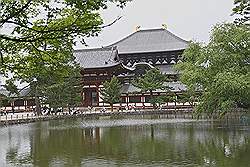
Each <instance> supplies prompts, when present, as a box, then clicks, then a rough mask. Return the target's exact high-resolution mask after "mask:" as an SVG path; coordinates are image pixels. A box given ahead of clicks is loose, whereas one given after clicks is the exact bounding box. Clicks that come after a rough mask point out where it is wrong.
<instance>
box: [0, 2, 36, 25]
mask: <svg viewBox="0 0 250 167" xmlns="http://www.w3.org/2000/svg"><path fill="white" fill-rule="evenodd" d="M31 2H32V0H28V1H27V3H26V4H25V5H24V6H23V7H21V8H20V9H19V10H17V11H16V12H14V13H12V14H11V15H10V16H9V17H7V18H5V19H2V20H0V24H1V26H2V25H3V24H4V23H6V21H8V20H9V19H11V18H13V17H14V16H16V15H18V14H20V13H21V12H22V11H23V10H24V9H26V8H27V7H28V6H29V5H30V3H31ZM1 26H0V27H1Z"/></svg>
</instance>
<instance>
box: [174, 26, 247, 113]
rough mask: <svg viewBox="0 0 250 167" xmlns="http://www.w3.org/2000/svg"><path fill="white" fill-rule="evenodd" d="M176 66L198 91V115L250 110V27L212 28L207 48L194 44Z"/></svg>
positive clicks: (184, 80)
mask: <svg viewBox="0 0 250 167" xmlns="http://www.w3.org/2000/svg"><path fill="white" fill-rule="evenodd" d="M183 56H184V61H183V62H182V63H179V64H178V65H177V68H178V69H179V70H180V71H181V73H182V75H181V81H182V82H183V83H184V84H186V85H187V86H188V89H189V90H190V91H191V92H195V91H197V90H199V91H200V92H201V96H200V97H199V105H198V106H197V108H196V111H197V113H198V114H199V113H201V112H206V113H210V114H211V113H213V112H220V113H221V114H222V115H223V114H225V113H226V112H227V111H230V110H231V109H232V108H234V107H236V106H238V107H239V106H240V107H246V108H249V106H250V67H249V63H250V30H249V28H248V26H247V25H235V24H221V25H217V26H215V27H214V28H213V31H212V35H211V38H210V42H209V43H208V44H207V45H202V44H200V43H194V42H192V43H191V44H190V46H189V47H188V48H187V49H186V50H185V52H184V54H183Z"/></svg>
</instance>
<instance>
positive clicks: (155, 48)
mask: <svg viewBox="0 0 250 167" xmlns="http://www.w3.org/2000/svg"><path fill="white" fill-rule="evenodd" d="M187 45H188V41H185V40H183V39H181V38H180V37H177V36H176V35H174V34H173V33H171V32H170V31H168V30H166V29H148V30H139V31H137V32H135V33H133V34H131V35H129V36H127V37H125V38H123V39H122V40H120V41H118V42H116V43H114V44H111V45H109V46H107V47H112V46H116V47H117V49H118V52H119V54H131V53H149V52H164V51H175V50H183V49H186V47H187Z"/></svg>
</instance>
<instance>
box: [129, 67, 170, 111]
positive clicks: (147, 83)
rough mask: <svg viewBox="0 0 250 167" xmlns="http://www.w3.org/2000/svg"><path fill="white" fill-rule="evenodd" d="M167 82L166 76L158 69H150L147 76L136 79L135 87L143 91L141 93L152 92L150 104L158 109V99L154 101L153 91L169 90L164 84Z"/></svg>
mask: <svg viewBox="0 0 250 167" xmlns="http://www.w3.org/2000/svg"><path fill="white" fill-rule="evenodd" d="M166 81H167V77H166V75H164V74H162V73H161V72H160V70H158V69H157V68H153V69H150V70H148V71H147V72H146V74H145V75H143V76H141V77H139V78H137V79H135V80H134V81H133V85H134V86H135V87H137V88H140V89H141V92H144V93H146V92H150V103H151V104H153V106H154V108H155V107H156V103H157V101H156V100H157V99H153V91H156V90H159V89H160V90H167V89H169V87H167V86H165V85H164V83H165V82H166Z"/></svg>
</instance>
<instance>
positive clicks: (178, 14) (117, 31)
mask: <svg viewBox="0 0 250 167" xmlns="http://www.w3.org/2000/svg"><path fill="white" fill-rule="evenodd" d="M232 8H233V0H133V2H130V3H129V4H128V5H127V6H126V7H125V8H124V9H119V8H117V7H116V6H115V5H109V8H108V9H107V10H105V11H103V12H101V13H102V16H103V18H104V21H105V23H106V24H108V23H110V22H112V21H113V20H114V19H116V18H117V17H118V16H122V19H121V20H120V21H119V22H117V23H115V24H114V25H112V26H111V27H108V28H106V29H104V30H103V31H102V33H101V34H100V36H99V37H97V38H91V39H87V40H86V41H87V43H88V45H89V46H90V47H101V46H106V45H109V44H111V43H114V42H116V41H118V40H120V39H121V38H123V37H125V36H127V35H129V34H131V33H133V32H134V31H135V27H136V26H141V29H148V28H160V27H161V25H162V24H167V26H168V30H170V31H171V32H173V33H174V34H176V35H178V36H180V37H181V38H183V39H185V40H195V41H200V42H207V41H208V40H209V34H210V30H211V28H212V26H213V25H215V24H217V23H222V22H229V21H232V20H233V17H232V16H230V15H231V13H232ZM80 48H83V46H81V45H77V46H76V49H80Z"/></svg>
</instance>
